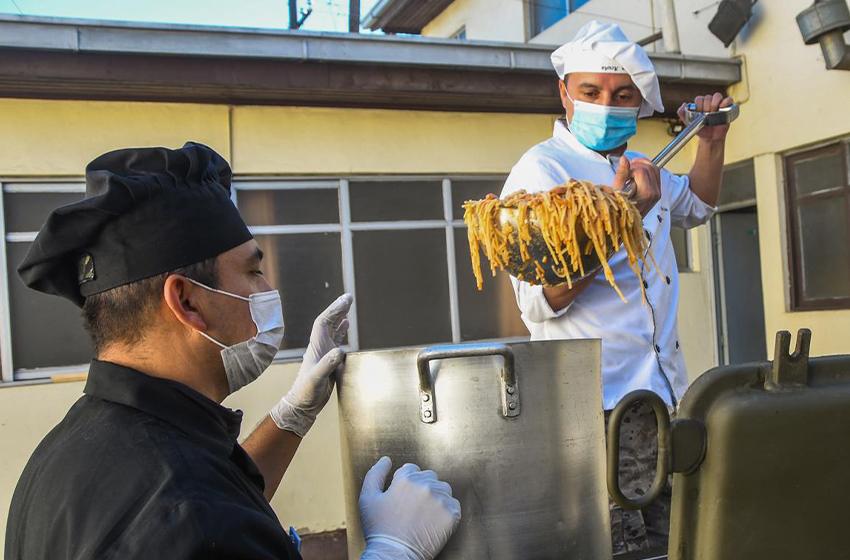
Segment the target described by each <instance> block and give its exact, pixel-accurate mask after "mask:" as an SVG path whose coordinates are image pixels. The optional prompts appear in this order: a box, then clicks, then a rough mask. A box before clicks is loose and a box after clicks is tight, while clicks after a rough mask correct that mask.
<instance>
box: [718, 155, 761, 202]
mask: <svg viewBox="0 0 850 560" xmlns="http://www.w3.org/2000/svg"><path fill="white" fill-rule="evenodd" d="M755 199H756V174H755V167H754V165H753V162H752V160H750V161H749V162H747V163H745V164H743V165H735V166H734V167H728V168H726V169H724V170H723V185H722V186H721V188H720V200H718V201H717V205H718V206H720V207H723V206H727V205H729V204H736V203H739V202H744V201H755Z"/></svg>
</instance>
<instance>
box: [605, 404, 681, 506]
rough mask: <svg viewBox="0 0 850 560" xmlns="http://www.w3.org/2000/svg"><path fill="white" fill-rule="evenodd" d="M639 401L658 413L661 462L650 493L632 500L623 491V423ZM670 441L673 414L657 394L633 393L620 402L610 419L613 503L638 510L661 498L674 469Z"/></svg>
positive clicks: (659, 457)
mask: <svg viewBox="0 0 850 560" xmlns="http://www.w3.org/2000/svg"><path fill="white" fill-rule="evenodd" d="M637 402H642V403H645V404H648V405H649V406H651V407H652V410H654V411H655V419H656V420H657V423H658V463H657V466H656V470H655V480H653V481H652V486H651V487H650V489H649V492H647V493H646V494H644V495H643V496H640V497H639V498H636V499H634V500H632V499H629V498H627V497H626V496H625V495H624V494H623V491H622V490H620V424H621V423H622V421H623V416H624V415H625V414H626V411H627V410H628V409H629V408H630V407H631V406H632V405H634V404H635V403H637ZM671 441H672V439H671V430H670V415H669V414H668V412H667V405H666V404H665V403H664V401H663V400H661V397H659V396H658V395H657V394H655V393H653V392H652V391H647V390H645V389H642V390H639V391H632V392H631V393H629V394H628V395H626V396H625V397H623V398H622V399H621V400H620V402H618V403H617V406H615V407H614V410H613V411H611V417H610V418H609V420H608V494H609V495H610V496H611V499H612V500H613V501H614V503H616V504H617V505H618V506H620V507H621V508H623V509H625V510H636V509H641V508H644V507H646V506H648V505H649V504H651V503H652V502H654V501H655V500H656V499H657V498H658V496H660V495H661V492H662V491H663V490H664V486H665V484H666V483H667V476H668V475H669V474H670V470H671V467H672V464H671V463H672V461H671V455H670V442H671Z"/></svg>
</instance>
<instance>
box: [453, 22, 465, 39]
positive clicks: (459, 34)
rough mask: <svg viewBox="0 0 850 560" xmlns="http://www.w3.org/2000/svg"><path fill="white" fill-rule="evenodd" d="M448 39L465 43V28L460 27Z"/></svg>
mask: <svg viewBox="0 0 850 560" xmlns="http://www.w3.org/2000/svg"><path fill="white" fill-rule="evenodd" d="M449 39H457V40H459V41H466V26H465V25H464V26H462V27H461V28H460V29H458V30H457V31H455V32H454V34H452V36H451V37H449Z"/></svg>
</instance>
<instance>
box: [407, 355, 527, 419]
mask: <svg viewBox="0 0 850 560" xmlns="http://www.w3.org/2000/svg"><path fill="white" fill-rule="evenodd" d="M478 356H502V357H503V358H504V359H505V366H504V367H503V368H502V372H501V374H500V376H499V379H500V388H501V393H502V395H501V399H502V414H503V415H504V416H505V418H513V417H515V416H519V386H518V385H517V378H516V366H515V362H514V352H513V350H511V348H510V346H508V345H506V344H498V343H482V344H456V345H452V346H429V347H428V348H423V349H422V350H421V351H420V352H419V355H418V356H417V357H416V368H417V369H418V370H419V411H420V419H421V420H422V421H423V422H425V423H426V424H432V423H434V422H436V421H437V407H436V403H435V400H434V386H433V383H432V381H431V367H430V363H431V361H432V360H445V359H449V358H474V357H478Z"/></svg>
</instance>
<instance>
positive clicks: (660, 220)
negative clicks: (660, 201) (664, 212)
mask: <svg viewBox="0 0 850 560" xmlns="http://www.w3.org/2000/svg"><path fill="white" fill-rule="evenodd" d="M663 221H664V219H663V218H662V217H661V214H658V222H659V223H660V222H663Z"/></svg>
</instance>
